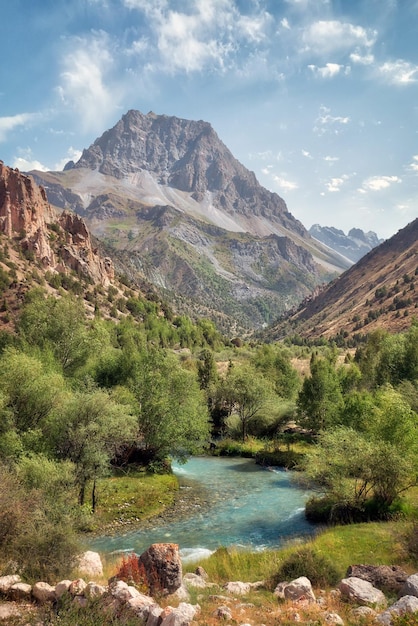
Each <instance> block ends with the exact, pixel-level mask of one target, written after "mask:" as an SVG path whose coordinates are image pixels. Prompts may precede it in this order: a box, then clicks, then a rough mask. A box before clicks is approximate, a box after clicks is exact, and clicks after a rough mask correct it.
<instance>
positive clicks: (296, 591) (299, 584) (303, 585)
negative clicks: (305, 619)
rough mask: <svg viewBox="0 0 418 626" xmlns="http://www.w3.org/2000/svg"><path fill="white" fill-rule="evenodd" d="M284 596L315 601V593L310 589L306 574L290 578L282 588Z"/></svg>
mask: <svg viewBox="0 0 418 626" xmlns="http://www.w3.org/2000/svg"><path fill="white" fill-rule="evenodd" d="M284 597H285V599H286V600H296V601H298V600H308V602H315V594H314V592H313V589H312V585H311V581H310V580H309V578H306V576H300V577H299V578H296V579H295V580H292V582H290V583H289V584H288V585H286V587H285V588H284Z"/></svg>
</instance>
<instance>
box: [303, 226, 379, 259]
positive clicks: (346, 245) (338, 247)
mask: <svg viewBox="0 0 418 626" xmlns="http://www.w3.org/2000/svg"><path fill="white" fill-rule="evenodd" d="M309 234H310V235H311V236H312V237H314V238H315V239H317V240H318V241H321V242H322V243H323V244H325V245H326V246H329V247H330V248H331V249H332V250H335V252H339V253H340V254H342V255H343V256H344V257H346V258H347V259H349V260H350V261H351V262H352V263H356V262H357V261H359V260H360V259H361V257H363V256H364V255H365V254H367V253H368V252H370V250H373V248H375V247H376V246H378V245H379V244H381V243H382V242H383V241H384V240H383V239H379V237H378V236H377V235H376V233H374V232H373V231H369V232H367V233H365V232H363V231H362V230H361V229H360V228H352V229H351V230H350V231H349V233H348V235H346V234H345V233H344V231H342V230H339V229H338V228H333V227H332V226H320V225H319V224H314V225H313V226H311V228H310V229H309Z"/></svg>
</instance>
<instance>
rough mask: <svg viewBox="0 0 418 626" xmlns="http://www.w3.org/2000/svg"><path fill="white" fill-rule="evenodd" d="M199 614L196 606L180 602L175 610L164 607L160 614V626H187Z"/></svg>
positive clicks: (198, 608) (198, 607)
mask: <svg viewBox="0 0 418 626" xmlns="http://www.w3.org/2000/svg"><path fill="white" fill-rule="evenodd" d="M199 612H200V606H199V605H198V604H195V605H193V604H186V603H185V602H180V604H179V605H178V607H177V608H176V609H172V608H171V607H166V609H164V610H163V612H162V613H161V617H162V618H163V619H162V622H161V626H189V625H190V624H191V623H192V622H193V620H194V618H195V617H196V615H197V614H198V613H199Z"/></svg>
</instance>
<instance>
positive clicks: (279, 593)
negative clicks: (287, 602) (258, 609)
mask: <svg viewBox="0 0 418 626" xmlns="http://www.w3.org/2000/svg"><path fill="white" fill-rule="evenodd" d="M288 584H289V583H288V582H287V581H283V582H281V583H279V584H278V585H276V589H275V590H274V591H273V595H274V596H275V597H276V598H279V599H280V600H284V597H285V596H284V590H285V588H286V587H287V585H288Z"/></svg>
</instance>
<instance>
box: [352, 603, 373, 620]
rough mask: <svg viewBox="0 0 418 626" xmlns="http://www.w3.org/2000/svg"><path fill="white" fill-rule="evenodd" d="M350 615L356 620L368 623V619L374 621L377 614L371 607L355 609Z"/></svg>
mask: <svg viewBox="0 0 418 626" xmlns="http://www.w3.org/2000/svg"><path fill="white" fill-rule="evenodd" d="M350 615H351V616H352V617H354V619H356V620H363V621H366V620H368V619H370V620H372V619H373V618H374V617H376V615H377V612H376V611H375V610H374V609H372V607H371V606H357V607H356V608H355V609H352V610H351V611H350Z"/></svg>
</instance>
